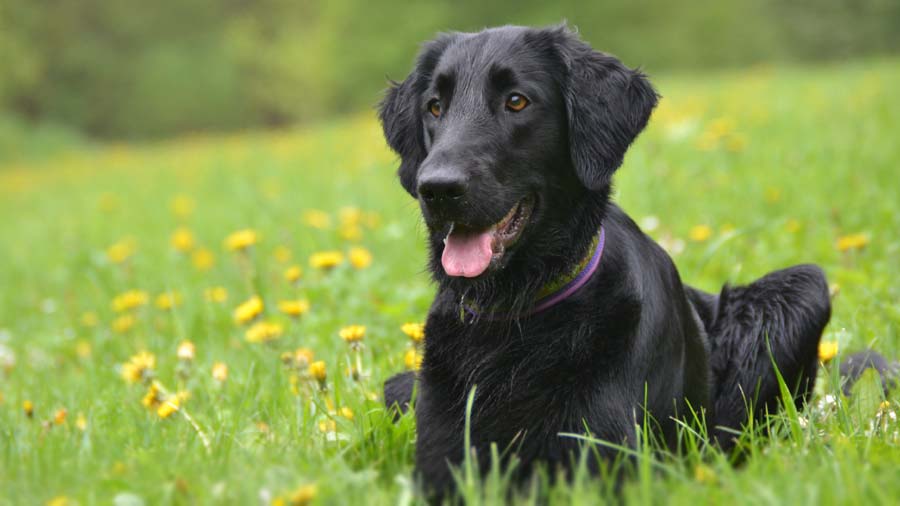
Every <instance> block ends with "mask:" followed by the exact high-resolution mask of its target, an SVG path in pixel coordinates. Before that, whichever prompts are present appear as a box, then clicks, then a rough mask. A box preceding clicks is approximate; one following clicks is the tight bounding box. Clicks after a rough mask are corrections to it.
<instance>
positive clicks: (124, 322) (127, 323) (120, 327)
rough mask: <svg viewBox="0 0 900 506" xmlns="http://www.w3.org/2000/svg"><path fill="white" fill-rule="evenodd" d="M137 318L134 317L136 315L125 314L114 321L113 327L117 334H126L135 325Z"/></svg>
mask: <svg viewBox="0 0 900 506" xmlns="http://www.w3.org/2000/svg"><path fill="white" fill-rule="evenodd" d="M136 321H137V320H136V319H135V318H134V315H130V314H124V315H122V316H120V317H118V318H116V319H115V320H113V321H112V325H111V326H112V329H113V332H115V333H117V334H124V333H126V332H128V331H129V330H131V328H132V327H134V323H135V322H136Z"/></svg>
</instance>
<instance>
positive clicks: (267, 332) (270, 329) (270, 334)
mask: <svg viewBox="0 0 900 506" xmlns="http://www.w3.org/2000/svg"><path fill="white" fill-rule="evenodd" d="M283 333H284V327H283V326H282V325H281V324H279V323H271V322H257V323H254V324H253V325H252V326H251V327H250V328H249V329H247V332H245V333H244V339H246V340H247V342H248V343H268V342H271V341H274V340H275V339H278V338H279V337H281V334H283Z"/></svg>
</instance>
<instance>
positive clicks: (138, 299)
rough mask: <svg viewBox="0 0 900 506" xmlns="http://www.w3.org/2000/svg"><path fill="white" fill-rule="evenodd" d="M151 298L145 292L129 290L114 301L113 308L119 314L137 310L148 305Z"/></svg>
mask: <svg viewBox="0 0 900 506" xmlns="http://www.w3.org/2000/svg"><path fill="white" fill-rule="evenodd" d="M148 300H150V297H149V296H148V295H147V292H145V291H143V290H128V291H127V292H122V293H120V294H119V295H117V296H116V297H115V298H114V299H113V301H112V308H113V310H114V311H115V312H117V313H122V312H124V311H130V310H132V309H137V308H139V307H141V306H143V305H146V304H147V301H148Z"/></svg>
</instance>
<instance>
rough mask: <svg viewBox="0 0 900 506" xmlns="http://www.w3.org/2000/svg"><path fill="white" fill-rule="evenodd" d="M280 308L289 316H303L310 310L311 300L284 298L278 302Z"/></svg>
mask: <svg viewBox="0 0 900 506" xmlns="http://www.w3.org/2000/svg"><path fill="white" fill-rule="evenodd" d="M278 309H279V310H280V311H281V312H282V313H284V314H286V315H288V316H294V317H298V316H303V315H304V314H306V312H307V311H309V301H308V300H305V299H299V300H283V301H281V302H279V303H278Z"/></svg>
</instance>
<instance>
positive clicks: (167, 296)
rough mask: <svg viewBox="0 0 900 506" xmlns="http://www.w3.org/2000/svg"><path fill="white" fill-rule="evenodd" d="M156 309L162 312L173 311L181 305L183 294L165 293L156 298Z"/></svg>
mask: <svg viewBox="0 0 900 506" xmlns="http://www.w3.org/2000/svg"><path fill="white" fill-rule="evenodd" d="M155 304H156V307H158V308H159V309H162V310H164V311H165V310H168V309H172V308H174V307H177V306H179V305H181V294H180V293H178V292H163V293H161V294H159V295H157V296H156V301H155Z"/></svg>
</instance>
